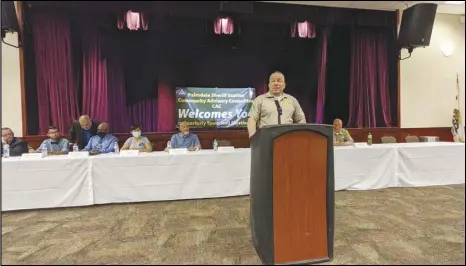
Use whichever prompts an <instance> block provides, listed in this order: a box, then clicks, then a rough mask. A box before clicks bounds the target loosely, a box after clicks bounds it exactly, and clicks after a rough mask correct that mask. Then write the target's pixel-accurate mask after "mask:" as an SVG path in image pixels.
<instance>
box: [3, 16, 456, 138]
mask: <svg viewBox="0 0 466 266" xmlns="http://www.w3.org/2000/svg"><path fill="white" fill-rule="evenodd" d="M400 17H401V16H400ZM459 18H460V16H459V15H444V14H437V17H436V19H435V24H434V29H433V32H432V39H431V42H430V46H429V47H427V48H418V49H416V50H415V51H414V52H413V54H412V56H411V58H409V59H406V60H403V61H401V70H400V71H401V73H400V79H401V82H400V83H401V98H400V101H401V102H400V103H401V127H403V128H416V127H450V126H451V117H452V113H453V108H455V95H456V73H459V74H460V86H461V111H462V117H463V121H464V113H465V110H464V109H465V108H464V106H465V104H464V103H465V101H464V80H465V75H464V72H465V69H464V64H465V59H464V56H465V46H464V36H465V32H464V30H465V28H464V24H460V22H459ZM5 41H6V42H8V43H12V44H14V45H17V37H16V35H14V34H7V37H6V40H5ZM448 43H449V44H450V45H451V46H452V47H453V48H454V52H453V55H451V56H450V57H445V56H444V55H443V54H442V50H441V47H442V46H444V45H445V44H448ZM402 56H406V53H405V54H402ZM19 73H20V72H19V55H18V49H16V48H13V47H10V46H7V45H5V44H3V43H2V126H8V127H11V128H12V129H13V130H14V131H15V133H16V135H17V136H22V134H23V132H22V122H21V86H20V74H19Z"/></svg>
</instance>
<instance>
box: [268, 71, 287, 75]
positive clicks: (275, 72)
mask: <svg viewBox="0 0 466 266" xmlns="http://www.w3.org/2000/svg"><path fill="white" fill-rule="evenodd" d="M273 74H281V75H282V76H285V74H283V72H281V71H278V70H275V71H274V72H272V73H270V75H269V77H270V76H272V75H273Z"/></svg>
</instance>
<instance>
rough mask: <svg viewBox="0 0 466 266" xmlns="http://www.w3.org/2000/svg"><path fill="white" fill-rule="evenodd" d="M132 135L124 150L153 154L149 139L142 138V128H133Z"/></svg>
mask: <svg viewBox="0 0 466 266" xmlns="http://www.w3.org/2000/svg"><path fill="white" fill-rule="evenodd" d="M130 132H131V135H133V136H132V137H130V138H129V139H127V140H126V142H125V144H123V147H121V149H122V150H139V151H140V152H152V146H151V144H150V141H149V139H148V138H146V137H144V136H141V127H140V126H137V125H133V126H131V130H130Z"/></svg>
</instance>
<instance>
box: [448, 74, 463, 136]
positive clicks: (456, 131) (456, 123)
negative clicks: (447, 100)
mask: <svg viewBox="0 0 466 266" xmlns="http://www.w3.org/2000/svg"><path fill="white" fill-rule="evenodd" d="M458 76H459V75H458V74H456V91H457V92H456V108H455V109H454V110H453V119H452V124H453V125H452V127H451V134H452V135H453V141H454V142H463V143H464V137H465V136H464V125H463V121H461V111H460V106H461V105H460V82H459V77H458Z"/></svg>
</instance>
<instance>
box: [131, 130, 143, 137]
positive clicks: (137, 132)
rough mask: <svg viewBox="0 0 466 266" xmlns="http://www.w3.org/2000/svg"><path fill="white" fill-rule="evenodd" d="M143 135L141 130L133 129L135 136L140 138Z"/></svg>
mask: <svg viewBox="0 0 466 266" xmlns="http://www.w3.org/2000/svg"><path fill="white" fill-rule="evenodd" d="M140 136H141V131H133V137H135V138H139V137H140Z"/></svg>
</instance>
